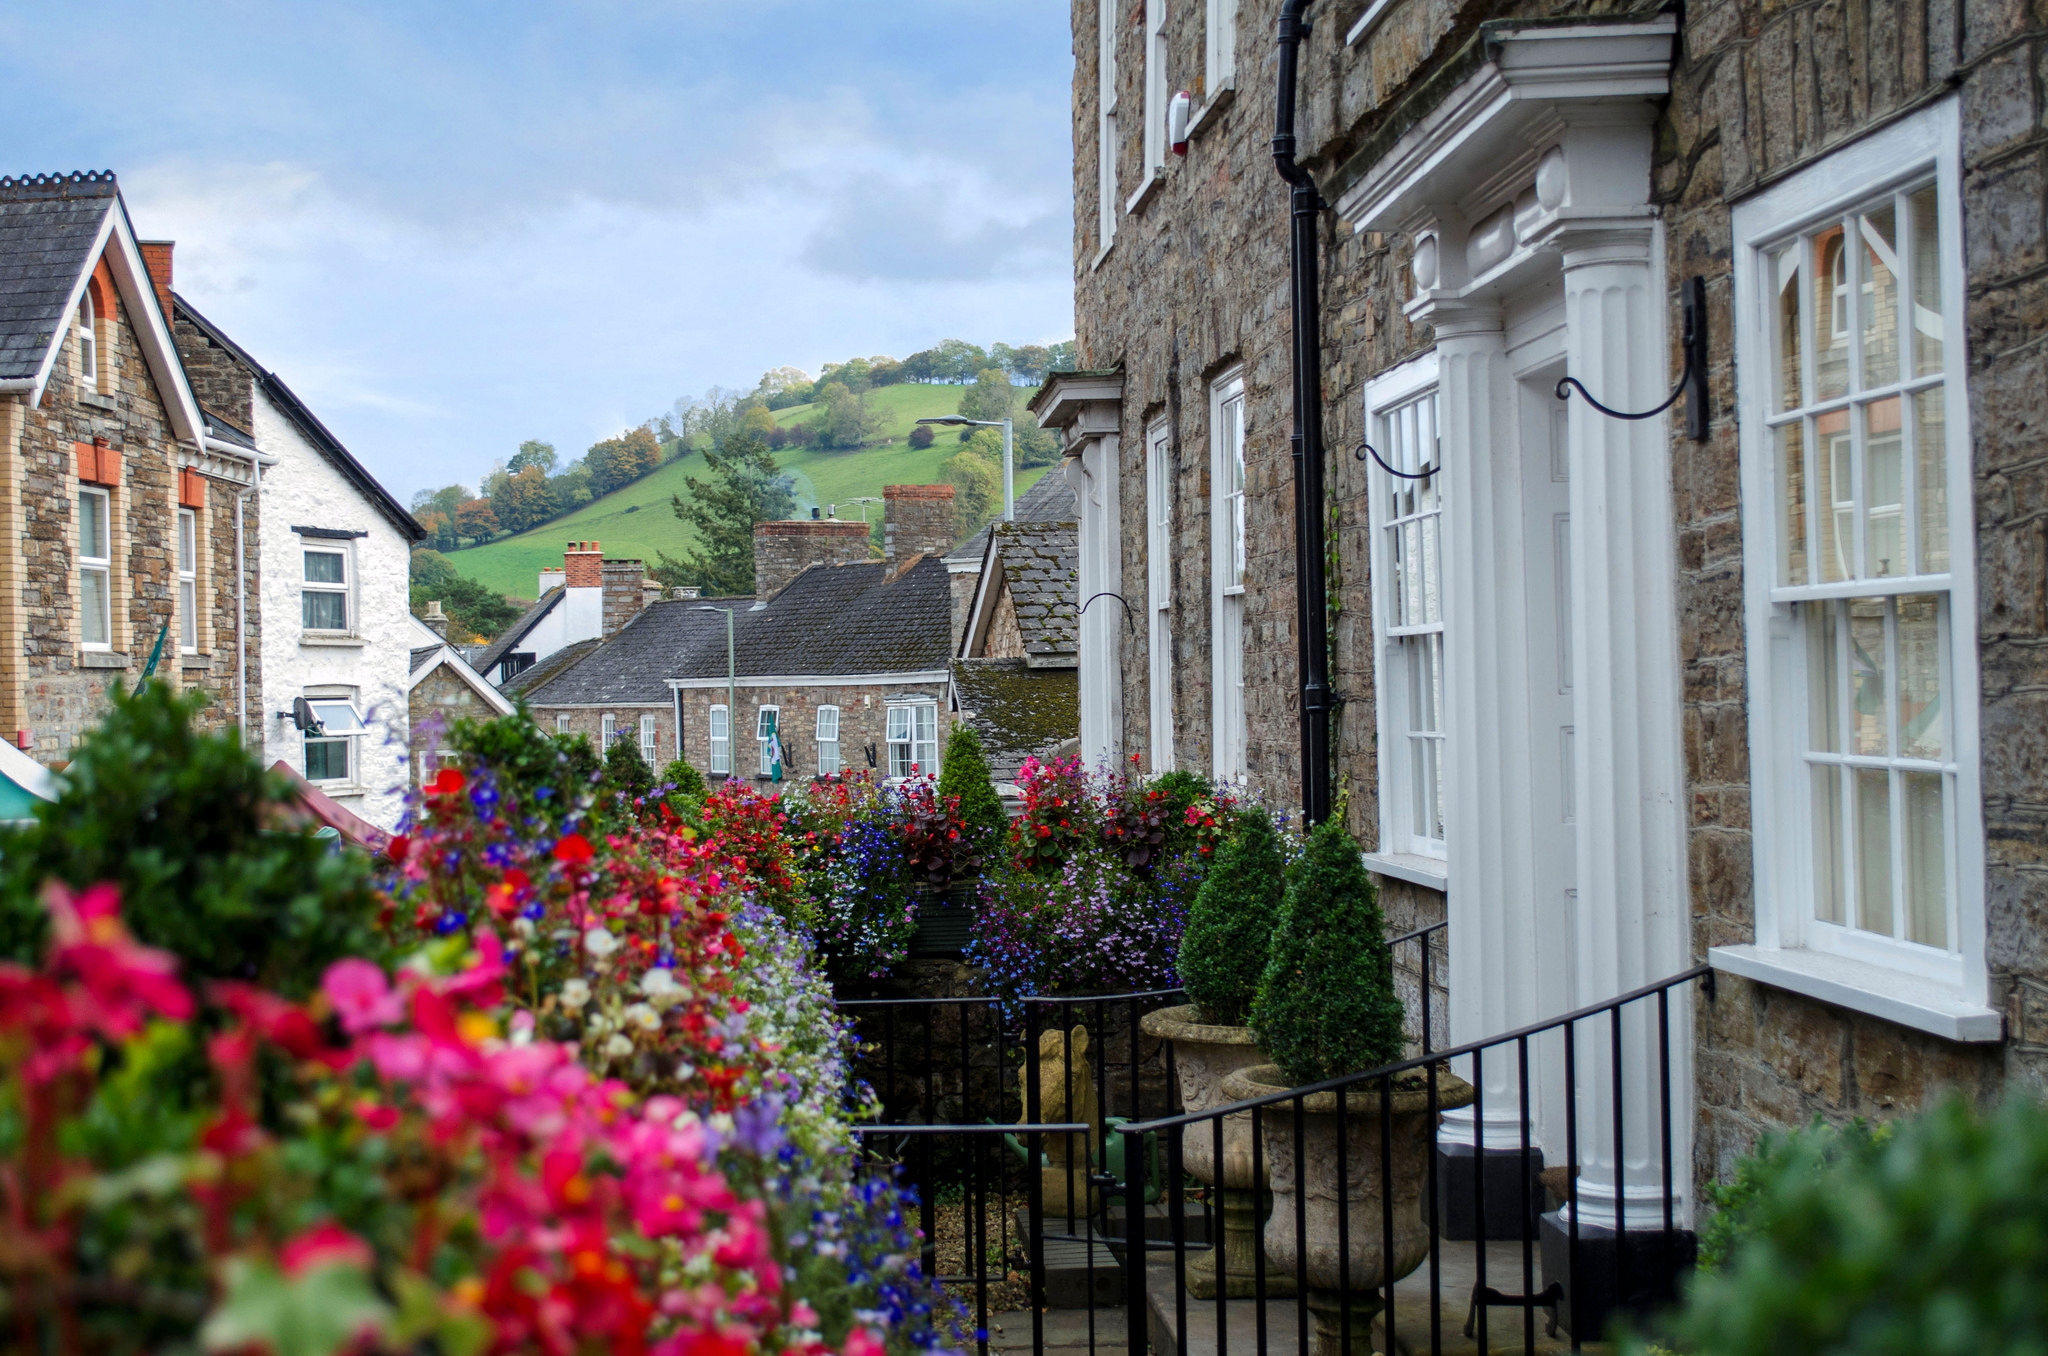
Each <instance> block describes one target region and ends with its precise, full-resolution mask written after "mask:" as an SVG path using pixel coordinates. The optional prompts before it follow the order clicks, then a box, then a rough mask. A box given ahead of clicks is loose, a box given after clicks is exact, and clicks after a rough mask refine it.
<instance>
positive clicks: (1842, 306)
mask: <svg viewBox="0 0 2048 1356" xmlns="http://www.w3.org/2000/svg"><path fill="white" fill-rule="evenodd" d="M1813 259H1814V264H1815V268H1814V273H1815V275H1816V276H1815V278H1814V284H1815V287H1816V288H1817V289H1818V290H1819V292H1820V296H1819V297H1817V298H1816V299H1815V304H1814V308H1813V377H1814V385H1815V386H1816V387H1817V388H1818V389H1817V390H1816V391H1815V392H1814V399H1816V400H1832V399H1834V398H1835V397H1836V396H1839V395H1847V394H1848V392H1849V277H1848V264H1849V259H1848V255H1847V254H1846V253H1844V252H1843V249H1842V228H1841V227H1840V226H1831V227H1829V228H1828V229H1827V230H1825V231H1822V232H1821V233H1820V234H1818V235H1816V236H1814V238H1813Z"/></svg>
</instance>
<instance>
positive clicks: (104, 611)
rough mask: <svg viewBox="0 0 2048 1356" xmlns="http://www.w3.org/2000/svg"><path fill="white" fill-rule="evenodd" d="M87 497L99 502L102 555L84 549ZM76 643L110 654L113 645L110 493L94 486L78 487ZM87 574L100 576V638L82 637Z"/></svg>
mask: <svg viewBox="0 0 2048 1356" xmlns="http://www.w3.org/2000/svg"><path fill="white" fill-rule="evenodd" d="M88 497H90V498H93V499H96V500H98V501H99V522H100V532H101V535H102V536H103V537H104V538H105V540H104V541H103V542H102V543H101V545H102V546H104V547H105V550H106V553H105V554H104V555H92V554H90V553H89V552H88V551H87V550H86V540H85V500H86V499H87V498H88ZM78 500H79V508H78V529H77V538H78V579H79V583H78V645H79V648H80V649H82V650H92V651H94V652H96V653H102V654H104V653H110V652H112V650H113V648H114V493H113V491H112V490H106V489H101V488H99V487H98V486H95V485H80V486H79V487H78ZM89 574H94V575H98V576H99V578H100V634H101V635H102V636H104V637H105V639H104V640H88V639H86V634H87V627H86V607H87V603H86V589H85V577H86V576H87V575H89Z"/></svg>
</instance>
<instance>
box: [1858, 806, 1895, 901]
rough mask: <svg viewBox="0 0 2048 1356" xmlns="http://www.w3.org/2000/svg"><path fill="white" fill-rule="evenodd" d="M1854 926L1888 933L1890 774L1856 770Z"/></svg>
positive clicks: (1890, 879) (1890, 836) (1890, 896)
mask: <svg viewBox="0 0 2048 1356" xmlns="http://www.w3.org/2000/svg"><path fill="white" fill-rule="evenodd" d="M1856 926H1857V927H1859V928H1862V929H1863V930H1864V931H1865V932H1876V933H1882V934H1883V935H1884V936H1887V937H1890V936H1892V935H1894V934H1893V932H1892V774H1891V773H1889V772H1885V771H1883V770H1881V769H1876V768H1858V769H1857V770H1856Z"/></svg>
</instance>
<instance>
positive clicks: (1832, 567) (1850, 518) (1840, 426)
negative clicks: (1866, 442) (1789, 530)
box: [1813, 410, 1856, 584]
mask: <svg viewBox="0 0 2048 1356" xmlns="http://www.w3.org/2000/svg"><path fill="white" fill-rule="evenodd" d="M1813 434H1814V453H1815V465H1814V473H1815V476H1816V478H1817V479H1818V480H1819V481H1820V483H1821V485H1822V486H1824V487H1825V488H1826V490H1827V496H1828V509H1829V511H1828V512H1826V513H1824V514H1822V515H1821V520H1820V571H1821V580H1822V581H1823V582H1824V583H1829V584H1833V583H1837V582H1839V581H1841V580H1844V579H1853V578H1854V577H1855V575H1856V481H1855V478H1854V472H1853V470H1852V467H1851V463H1850V459H1849V412H1848V411H1847V410H1835V411H1833V412H1831V413H1828V414H1824V415H1822V416H1820V418H1818V419H1816V420H1814V421H1813Z"/></svg>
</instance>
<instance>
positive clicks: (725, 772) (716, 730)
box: [704, 702, 732, 777]
mask: <svg viewBox="0 0 2048 1356" xmlns="http://www.w3.org/2000/svg"><path fill="white" fill-rule="evenodd" d="M731 715H732V713H731V712H730V711H728V710H726V707H725V703H724V702H719V703H717V704H716V705H714V706H712V708H711V709H710V710H709V711H708V712H706V713H705V717H704V739H705V742H706V743H707V744H709V745H710V746H711V772H712V774H713V775H714V776H725V777H730V776H731V775H732V720H731Z"/></svg>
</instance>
